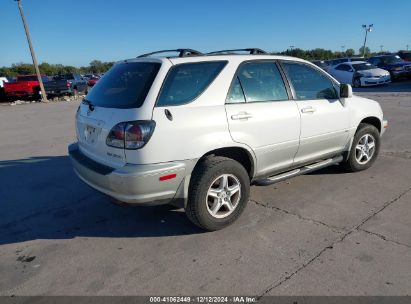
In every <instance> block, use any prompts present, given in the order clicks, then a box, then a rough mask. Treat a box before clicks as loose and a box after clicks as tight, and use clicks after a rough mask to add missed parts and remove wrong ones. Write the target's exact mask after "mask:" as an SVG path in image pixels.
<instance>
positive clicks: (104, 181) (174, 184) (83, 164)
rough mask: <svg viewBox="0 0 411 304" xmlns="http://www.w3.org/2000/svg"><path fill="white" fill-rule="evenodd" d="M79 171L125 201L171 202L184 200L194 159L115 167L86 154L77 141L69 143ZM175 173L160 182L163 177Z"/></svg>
mask: <svg viewBox="0 0 411 304" xmlns="http://www.w3.org/2000/svg"><path fill="white" fill-rule="evenodd" d="M68 149H69V155H70V159H71V161H72V164H73V167H74V171H75V172H76V174H77V175H78V176H79V177H80V178H81V179H82V180H83V181H84V182H85V183H86V184H88V185H89V186H91V187H92V188H94V189H96V190H98V191H100V192H102V193H105V194H107V195H108V196H110V197H112V198H114V199H116V200H118V201H120V202H124V203H128V204H136V205H161V204H168V203H171V202H172V201H173V199H184V196H185V195H184V193H185V191H184V190H183V189H184V188H185V186H184V184H185V183H184V180H185V179H186V178H187V177H189V176H190V174H191V171H192V169H193V167H194V165H195V162H194V161H176V162H168V163H160V164H149V165H131V164H127V165H125V166H124V167H121V168H118V169H114V168H111V167H107V166H105V165H102V164H99V163H97V162H95V161H94V160H92V159H90V158H88V157H87V156H85V155H84V154H83V153H82V152H81V151H80V150H79V148H78V145H77V144H72V145H70V146H69V148H68ZM170 174H176V177H175V178H172V179H168V180H164V181H160V177H161V176H165V175H170Z"/></svg>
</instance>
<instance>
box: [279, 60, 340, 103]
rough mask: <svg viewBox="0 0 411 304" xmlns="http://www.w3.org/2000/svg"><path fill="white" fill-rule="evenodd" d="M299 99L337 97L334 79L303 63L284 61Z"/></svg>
mask: <svg viewBox="0 0 411 304" xmlns="http://www.w3.org/2000/svg"><path fill="white" fill-rule="evenodd" d="M283 66H284V69H285V71H286V73H287V76H288V79H289V80H290V82H291V84H292V86H293V88H294V91H295V94H296V95H297V96H296V97H297V99H300V100H305V99H336V98H337V93H336V90H335V88H334V86H333V83H332V81H331V80H330V79H329V78H328V77H327V76H326V75H325V74H323V73H322V72H320V71H318V70H316V69H314V68H312V67H310V66H308V65H306V64H301V63H295V62H283Z"/></svg>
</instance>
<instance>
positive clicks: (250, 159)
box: [194, 146, 256, 180]
mask: <svg viewBox="0 0 411 304" xmlns="http://www.w3.org/2000/svg"><path fill="white" fill-rule="evenodd" d="M212 156H223V157H227V158H231V159H233V160H235V161H237V162H239V163H240V164H241V165H242V166H243V167H244V168H245V169H246V171H247V173H248V176H249V177H250V180H251V179H252V178H253V177H254V175H255V168H256V159H255V156H254V154H253V153H252V152H251V151H249V150H248V149H246V148H244V147H238V146H232V147H224V148H218V149H215V150H211V151H208V152H207V153H205V154H204V155H203V156H202V157H200V158H199V159H198V161H197V164H196V165H195V167H194V170H195V169H196V167H197V166H198V164H199V163H200V161H201V160H203V159H204V158H207V157H212Z"/></svg>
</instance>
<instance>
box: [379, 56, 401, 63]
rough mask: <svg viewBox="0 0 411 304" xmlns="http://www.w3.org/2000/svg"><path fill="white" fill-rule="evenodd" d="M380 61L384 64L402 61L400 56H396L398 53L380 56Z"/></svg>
mask: <svg viewBox="0 0 411 304" xmlns="http://www.w3.org/2000/svg"><path fill="white" fill-rule="evenodd" d="M381 61H382V62H383V63H384V64H395V63H401V62H402V60H401V58H400V56H398V55H393V56H386V57H382V58H381Z"/></svg>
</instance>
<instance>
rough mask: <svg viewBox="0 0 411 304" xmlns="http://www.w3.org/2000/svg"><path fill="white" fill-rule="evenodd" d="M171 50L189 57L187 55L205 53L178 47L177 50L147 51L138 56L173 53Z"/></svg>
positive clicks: (181, 55)
mask: <svg viewBox="0 0 411 304" xmlns="http://www.w3.org/2000/svg"><path fill="white" fill-rule="evenodd" d="M171 52H176V53H178V57H187V56H199V55H203V53H201V52H199V51H196V50H192V49H176V50H162V51H156V52H152V53H147V54H143V55H140V56H137V58H142V57H149V56H151V55H155V54H161V53H171Z"/></svg>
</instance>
